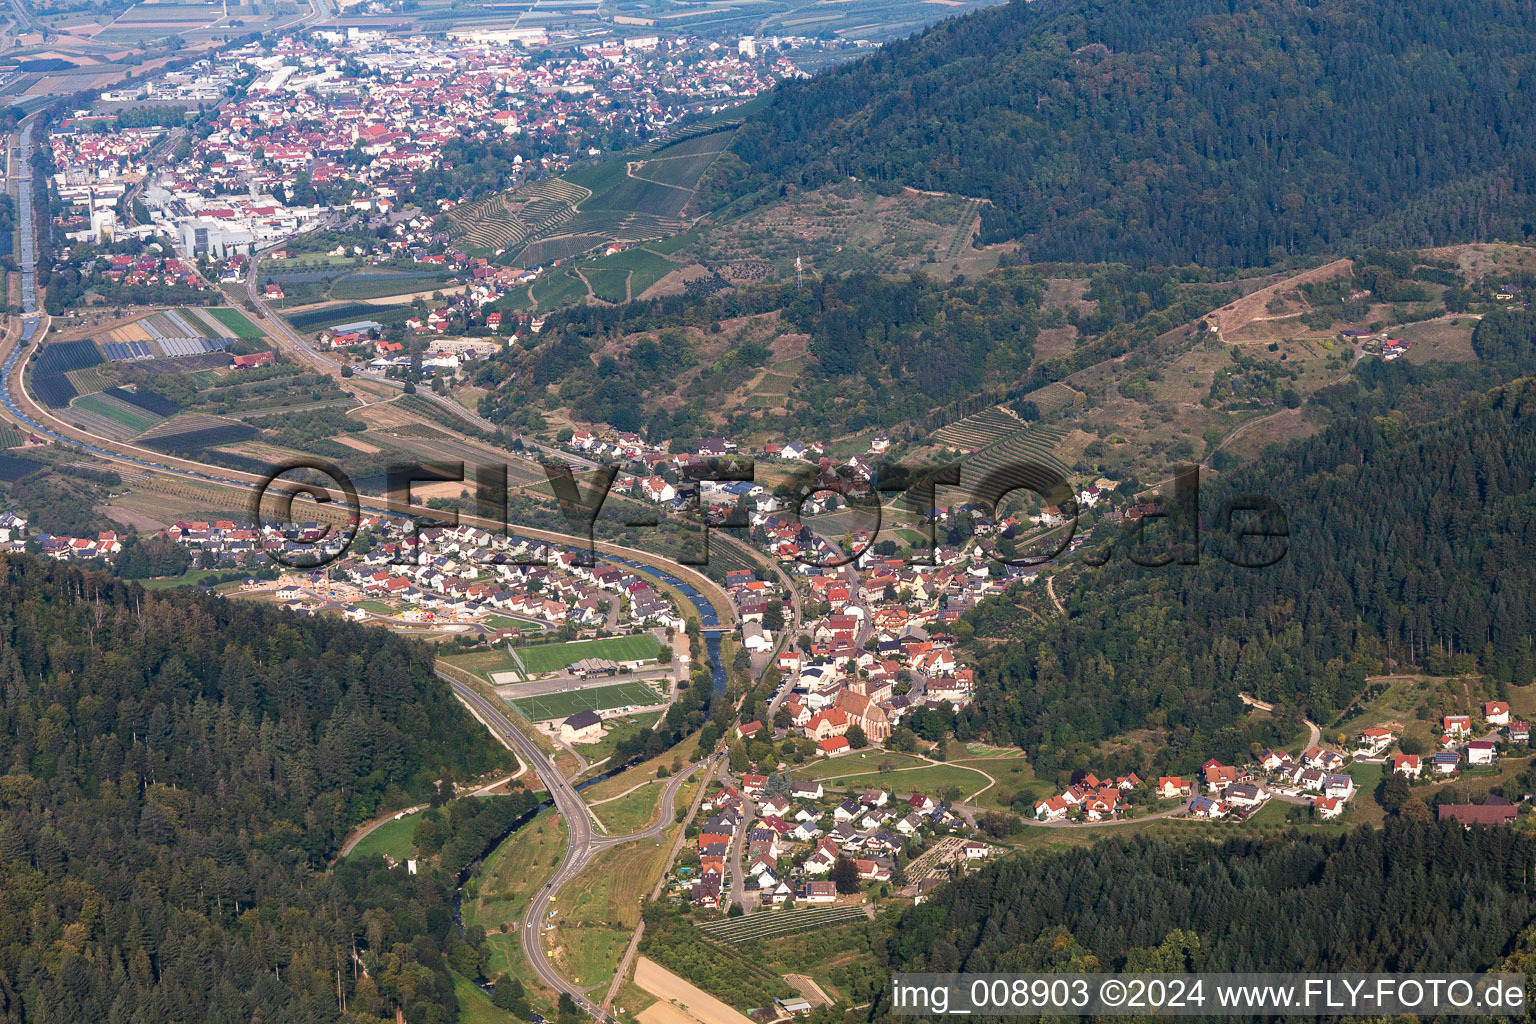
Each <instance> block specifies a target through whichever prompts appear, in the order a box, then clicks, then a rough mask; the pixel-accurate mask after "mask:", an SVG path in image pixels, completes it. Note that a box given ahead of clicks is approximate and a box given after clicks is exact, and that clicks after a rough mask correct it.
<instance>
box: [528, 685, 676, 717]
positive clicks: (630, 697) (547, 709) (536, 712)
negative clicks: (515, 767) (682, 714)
mask: <svg viewBox="0 0 1536 1024" xmlns="http://www.w3.org/2000/svg"><path fill="white" fill-rule="evenodd" d="M662 699H663V698H662V697H661V696H659V695H658V694H657V693H656V691H655V690H653V689H651V688H650V687H649V686H647V685H646V684H645V683H615V684H613V685H612V686H594V687H593V688H592V689H590V690H571V691H569V692H567V693H547V694H545V695H543V696H542V697H518V698H517V699H516V700H510V701H508V702H507V703H509V704H511V705H512V706H513V707H514V708H516V709H517V713H518V714H520V715H522V716H523V717H524V718H526V719H528V720H529V721H530V722H547V721H549V720H551V719H555V718H569V717H570V716H572V715H574V714H575V713H576V712H578V711H610V710H612V709H613V708H624V707H647V706H650V705H654V704H659V703H661V701H662Z"/></svg>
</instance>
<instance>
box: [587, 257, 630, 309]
mask: <svg viewBox="0 0 1536 1024" xmlns="http://www.w3.org/2000/svg"><path fill="white" fill-rule="evenodd" d="M581 276H582V277H585V278H586V279H587V283H588V284H590V285H591V286H592V294H593V295H596V296H597V297H598V298H600V299H602V300H603V301H605V302H615V303H617V302H626V301H628V299H629V271H627V270H620V269H619V268H617V267H599V266H596V265H593V266H588V267H582V268H581Z"/></svg>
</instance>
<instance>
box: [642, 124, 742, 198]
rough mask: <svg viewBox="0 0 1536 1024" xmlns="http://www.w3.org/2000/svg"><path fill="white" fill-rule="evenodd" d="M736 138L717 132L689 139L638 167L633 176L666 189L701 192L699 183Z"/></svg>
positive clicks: (664, 150)
mask: <svg viewBox="0 0 1536 1024" xmlns="http://www.w3.org/2000/svg"><path fill="white" fill-rule="evenodd" d="M734 137H735V135H734V133H732V132H716V133H715V134H713V135H700V136H697V137H695V138H692V139H685V140H683V141H682V142H679V143H677V144H676V145H673V146H668V147H667V148H666V149H662V150H658V151H657V152H656V154H655V155H654V156H652V157H651V158H650V159H649V160H646V161H645V162H643V163H641V164H638V165H637V166H635V167H634V168H633V171H632V173H633V174H634V176H635V177H637V178H644V179H646V180H647V181H654V182H658V183H660V184H662V185H672V186H675V187H677V188H686V189H690V190H691V189H695V188H698V186H699V179H701V178H703V177H704V172H705V171H707V170H709V165H710V164H712V163H714V162H715V158H716V157H718V156H719V155H720V153H721V152H722V151H723V150H724V149H725V147H726V146H729V145H730V144H731V139H732V138H734Z"/></svg>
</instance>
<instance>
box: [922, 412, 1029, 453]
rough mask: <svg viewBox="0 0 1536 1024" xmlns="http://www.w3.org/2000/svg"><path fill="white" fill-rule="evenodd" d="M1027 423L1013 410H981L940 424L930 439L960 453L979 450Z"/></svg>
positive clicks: (1020, 428) (1016, 430) (1021, 428)
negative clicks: (943, 424) (945, 423)
mask: <svg viewBox="0 0 1536 1024" xmlns="http://www.w3.org/2000/svg"><path fill="white" fill-rule="evenodd" d="M1026 426H1028V424H1026V423H1025V422H1024V421H1023V420H1021V419H1019V417H1018V416H1017V415H1016V414H1014V413H1013V412H1010V411H1007V410H1005V409H1001V408H995V407H994V408H990V409H983V410H982V411H981V412H978V413H973V414H972V415H970V416H967V417H965V418H964V419H961V420H956V421H955V422H953V423H951V424H949V425H948V426H945V427H941V428H940V429H938V430H935V431H934V432H933V435H932V437H931V438H930V440H931V441H932V442H933V443H934V444H937V445H942V446H944V447H945V448H955V449H958V450H959V451H963V452H978V451H981V449H983V448H985V447H987V445H989V444H996V443H997V442H998V441H1001V440H1002V439H1003V438H1005V437H1007V436H1008V435H1009V434H1013V433H1016V432H1018V431H1020V430H1023V429H1024V428H1025V427H1026Z"/></svg>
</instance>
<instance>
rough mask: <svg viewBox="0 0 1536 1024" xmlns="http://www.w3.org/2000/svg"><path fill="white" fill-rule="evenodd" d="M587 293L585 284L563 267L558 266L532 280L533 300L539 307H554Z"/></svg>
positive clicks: (576, 299) (577, 298)
mask: <svg viewBox="0 0 1536 1024" xmlns="http://www.w3.org/2000/svg"><path fill="white" fill-rule="evenodd" d="M586 294H587V287H586V285H584V284H582V283H581V281H580V279H578V278H577V277H576V275H574V274H572V273H571V272H570V270H568V269H566V268H565V267H558V268H556V269H554V270H551V271H549V272H547V273H545V274H541V275H540V276H539V279H538V280H537V281H535V282H533V301H534V302H535V303H537V304H538V307H539V309H546V310H547V309H554V308H555V307H556V306H562V305H565V304H566V303H568V302H576V301H578V300H580V299H581V298H582V297H583V296H585V295H586Z"/></svg>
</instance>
